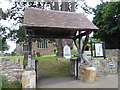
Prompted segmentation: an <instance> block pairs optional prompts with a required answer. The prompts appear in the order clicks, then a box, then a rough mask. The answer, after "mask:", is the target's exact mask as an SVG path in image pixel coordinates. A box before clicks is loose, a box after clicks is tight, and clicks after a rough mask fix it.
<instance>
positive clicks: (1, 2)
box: [0, 0, 110, 53]
mask: <svg viewBox="0 0 120 90" xmlns="http://www.w3.org/2000/svg"><path fill="white" fill-rule="evenodd" d="M12 1H15V0H12ZM17 1H18V0H17ZM23 1H24V0H23ZM103 1H110V0H103ZM86 4H87V5H89V6H91V7H93V8H95V7H96V5H98V4H100V0H86ZM11 6H12V3H9V2H8V0H0V8H2V10H3V11H4V12H5V11H6V10H7V9H8V8H11ZM81 11H82V9H80V8H79V9H78V10H77V12H81ZM87 18H88V19H89V20H90V21H92V19H93V15H87ZM12 22H13V21H9V22H8V21H3V20H2V21H0V24H2V25H4V24H7V25H10V23H12ZM8 23H9V24H8ZM7 43H8V45H10V50H9V51H8V53H10V52H12V51H13V50H14V49H15V48H16V44H15V42H13V41H9V40H7Z"/></svg>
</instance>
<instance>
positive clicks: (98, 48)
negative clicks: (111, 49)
mask: <svg viewBox="0 0 120 90" xmlns="http://www.w3.org/2000/svg"><path fill="white" fill-rule="evenodd" d="M95 52H96V53H95V54H96V56H103V48H102V43H95Z"/></svg>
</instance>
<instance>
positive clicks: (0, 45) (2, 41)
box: [0, 38, 10, 51]
mask: <svg viewBox="0 0 120 90" xmlns="http://www.w3.org/2000/svg"><path fill="white" fill-rule="evenodd" d="M9 48H10V46H9V45H7V42H6V38H0V50H2V51H8V50H9Z"/></svg>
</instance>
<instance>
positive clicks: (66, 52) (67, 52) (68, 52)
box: [63, 45, 71, 59]
mask: <svg viewBox="0 0 120 90" xmlns="http://www.w3.org/2000/svg"><path fill="white" fill-rule="evenodd" d="M63 56H64V57H65V58H67V59H70V58H71V50H70V47H69V46H68V45H65V46H64V48H63Z"/></svg>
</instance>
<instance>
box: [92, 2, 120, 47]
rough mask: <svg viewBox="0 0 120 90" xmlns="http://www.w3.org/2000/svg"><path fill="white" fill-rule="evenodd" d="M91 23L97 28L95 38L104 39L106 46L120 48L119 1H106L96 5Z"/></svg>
mask: <svg viewBox="0 0 120 90" xmlns="http://www.w3.org/2000/svg"><path fill="white" fill-rule="evenodd" d="M94 12H95V17H94V18H93V23H94V24H95V25H96V26H97V27H98V28H99V30H98V31H96V32H95V33H94V37H95V38H100V39H101V40H103V41H105V43H106V48H120V40H119V38H120V34H119V33H120V2H106V3H102V4H100V5H98V6H97V8H96V10H94Z"/></svg>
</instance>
